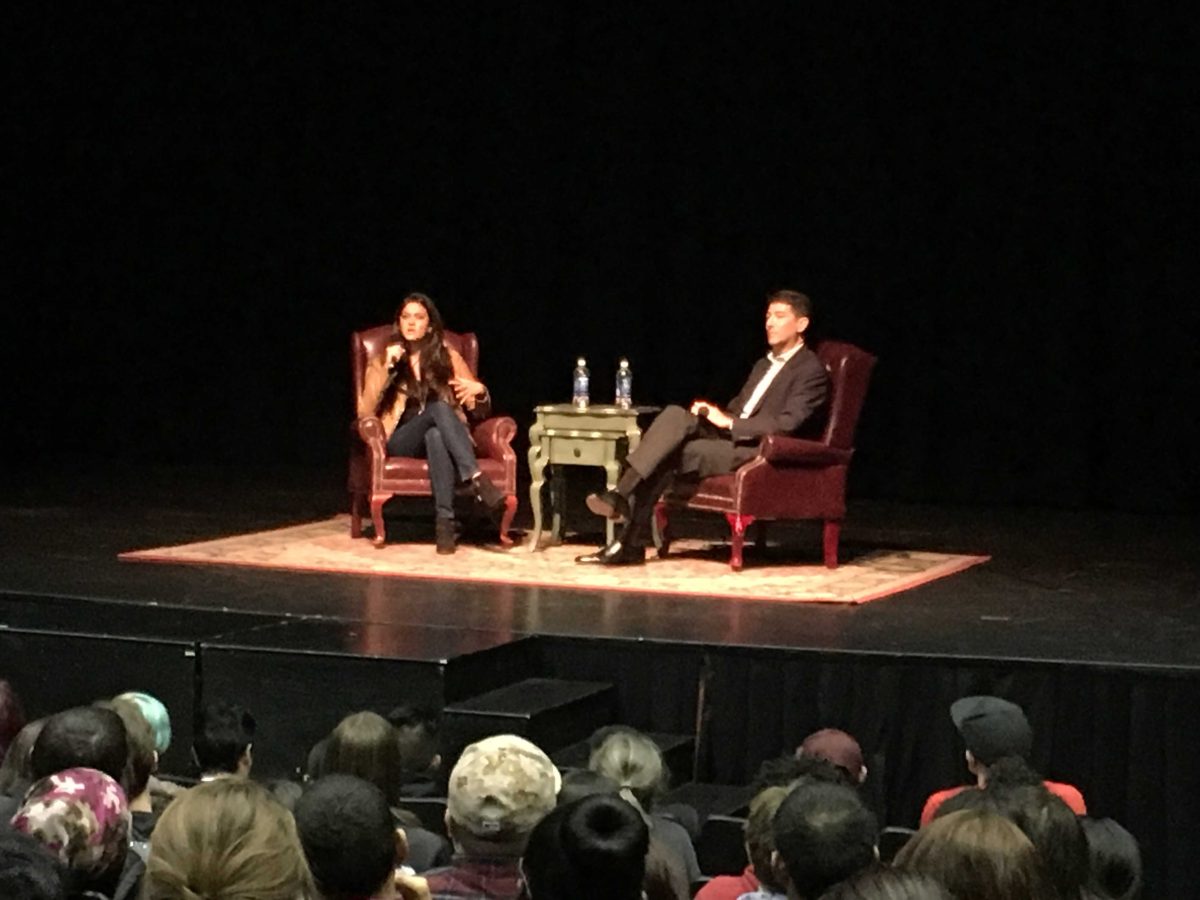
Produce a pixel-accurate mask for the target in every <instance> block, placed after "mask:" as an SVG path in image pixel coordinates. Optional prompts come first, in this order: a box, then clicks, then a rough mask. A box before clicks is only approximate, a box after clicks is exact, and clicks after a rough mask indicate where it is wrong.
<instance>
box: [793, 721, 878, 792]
mask: <svg viewBox="0 0 1200 900" xmlns="http://www.w3.org/2000/svg"><path fill="white" fill-rule="evenodd" d="M796 754H797V755H798V756H811V757H814V758H816V759H823V760H825V761H826V762H829V763H833V765H835V766H837V767H838V768H839V769H842V770H844V771H845V772H846V773H847V774H848V775H849V776H850V777H851V778H852V779H853V780H854V781H858V779H859V776H860V775H861V774H862V768H863V752H862V747H860V746H859V745H858V741H856V740H855V739H854V738H853V737H851V736H850V735H849V734H847V733H846V732H844V731H841V730H840V729H837V728H822V729H821V730H820V731H814V732H813V733H812V734H810V735H809V736H808V737H806V738H805V739H804V741H803V742H802V743H801V744H800V746H799V747H797V748H796Z"/></svg>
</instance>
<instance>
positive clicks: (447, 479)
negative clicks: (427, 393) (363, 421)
mask: <svg viewBox="0 0 1200 900" xmlns="http://www.w3.org/2000/svg"><path fill="white" fill-rule="evenodd" d="M387 452H388V456H415V457H418V458H419V457H424V458H425V460H426V462H428V464H429V481H430V482H431V483H432V484H433V506H434V509H435V510H436V511H437V516H438V518H442V519H452V518H454V485H455V482H456V480H457V481H467V480H468V479H470V478H471V477H472V476H473V475H474V474H475V473H476V472H478V471H479V462H478V461H477V460H476V459H475V445H474V444H472V443H471V435H470V434H469V433H468V432H467V426H466V425H464V424H463V421H462V419H460V418H459V417H458V416H457V415H456V414H455V412H454V409H453V408H452V407H451V406H450V405H448V404H447V403H444V402H443V401H441V400H430V401H429V402H427V403H426V404H425V408H424V409H423V410H421V412H420V413H418V414H417V415H415V416H413V417H412V418H411V419H408V420H407V421H406V422H404V423H403V424H401V425H397V426H396V430H395V431H393V432H392V436H391V437H390V438H388V442H387Z"/></svg>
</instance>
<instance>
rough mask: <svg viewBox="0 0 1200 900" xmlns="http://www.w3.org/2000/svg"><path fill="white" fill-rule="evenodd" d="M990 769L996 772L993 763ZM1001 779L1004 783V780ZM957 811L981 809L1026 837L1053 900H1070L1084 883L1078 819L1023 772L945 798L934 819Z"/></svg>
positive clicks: (1085, 854) (1085, 858)
mask: <svg viewBox="0 0 1200 900" xmlns="http://www.w3.org/2000/svg"><path fill="white" fill-rule="evenodd" d="M996 768H1000V764H999V763H998V764H997V766H996ZM1006 779H1007V780H1006ZM962 810H977V811H978V810H983V811H985V812H989V813H995V814H997V815H1001V816H1003V817H1004V818H1006V819H1008V820H1009V821H1010V822H1012V823H1013V824H1014V825H1016V826H1017V827H1018V828H1019V829H1020V830H1021V832H1022V833H1023V834H1024V835H1025V836H1026V837H1027V838H1029V840H1030V842H1031V843H1032V844H1033V846H1034V849H1036V850H1037V853H1038V857H1039V858H1040V859H1041V860H1042V861H1043V862H1044V864H1045V866H1046V873H1047V876H1048V878H1049V879H1050V881H1051V883H1052V884H1053V886H1054V889H1055V890H1056V891H1057V892H1058V895H1059V896H1060V897H1063V898H1075V897H1078V896H1079V895H1080V891H1081V889H1082V888H1083V886H1084V885H1085V883H1086V882H1087V874H1088V850H1087V839H1086V837H1085V836H1084V833H1083V829H1082V827H1081V826H1080V824H1079V820H1078V818H1077V817H1076V815H1075V813H1073V812H1072V811H1071V809H1070V807H1068V806H1067V804H1066V803H1064V802H1063V801H1062V799H1061V798H1059V797H1057V796H1056V795H1054V794H1053V793H1051V792H1050V791H1049V790H1048V789H1047V788H1046V786H1045V785H1044V784H1042V782H1041V781H1040V780H1037V781H1035V782H1034V783H1033V784H1029V783H1028V770H1027V769H1025V770H1024V773H1023V770H1022V767H1020V766H1016V767H1014V768H1013V770H1012V772H1011V773H1006V774H1005V775H1004V778H1003V779H1000V780H994V779H991V778H989V780H988V784H987V787H986V788H982V789H979V788H977V789H972V790H967V791H963V792H962V793H960V794H959V795H958V796H955V797H951V798H950V799H949V800H947V801H946V802H945V803H944V804H942V808H940V809H939V810H938V811H937V815H936V817H935V818H941V817H943V816H946V815H953V814H954V813H955V812H959V811H962Z"/></svg>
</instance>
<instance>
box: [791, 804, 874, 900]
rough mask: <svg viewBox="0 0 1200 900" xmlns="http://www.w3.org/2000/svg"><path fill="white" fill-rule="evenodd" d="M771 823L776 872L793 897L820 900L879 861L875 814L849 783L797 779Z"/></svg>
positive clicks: (801, 899) (803, 899) (792, 899)
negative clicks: (828, 892)
mask: <svg viewBox="0 0 1200 900" xmlns="http://www.w3.org/2000/svg"><path fill="white" fill-rule="evenodd" d="M772 829H773V833H774V838H775V854H774V856H773V857H772V875H773V877H774V879H775V880H776V881H777V882H778V883H779V884H780V885H781V886H782V887H783V888H784V889H785V890H786V892H787V896H788V897H789V898H790V900H817V898H818V897H820V896H821V894H822V893H824V892H825V891H827V890H828V889H829V888H831V887H833V885H835V884H837V883H838V882H840V881H844V880H845V879H847V878H850V877H851V876H853V875H857V874H858V873H859V872H862V871H864V870H865V869H866V868H867V867H868V866H870V865H871V864H872V863H874V862H875V838H876V834H877V833H878V830H879V829H878V826H877V825H876V822H875V816H874V814H873V813H872V812H871V811H870V810H869V809H867V807H866V806H865V805H864V804H863V802H862V800H861V799H860V798H859V796H858V794H857V793H856V792H855V791H854V790H853V789H852V788H848V787H845V786H844V785H840V784H828V783H825V782H820V781H806V782H802V783H800V784H798V785H797V786H796V787H794V788H793V789H792V790H791V792H790V793H789V794H788V795H787V796H786V797H785V798H784V799H783V802H782V803H780V805H779V809H778V810H777V811H776V813H775V817H774V819H773V820H772Z"/></svg>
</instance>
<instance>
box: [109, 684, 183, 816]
mask: <svg viewBox="0 0 1200 900" xmlns="http://www.w3.org/2000/svg"><path fill="white" fill-rule="evenodd" d="M115 699H117V700H132V701H133V702H134V703H136V704H137V707H138V709H139V710H141V713H142V717H143V718H144V719H145V720H146V722H147V723H148V724H149V725H150V730H151V731H152V732H153V733H154V752H155V753H156V754H157V759H156V761H155V771H154V772H152V773H151V774H150V782H149V784H148V790H149V791H150V806H151V810H152V812H153V814H154V816H155V817H156V818H157V817H158V816H160V815H162V811H163V810H164V809H166V806H167V804H168V803H170V802H171V801H172V800H174V799H175V798H176V797H178V796H179V794H180V793H182V792H183V791H184V787H183V785H181V784H176V783H175V782H174V781H170V780H168V779H166V778H160V777H159V776H158V767H159V764H160V762H161V760H162V757H163V754H164V753H166V752H167V749H168V748H169V747H170V746H171V715H170V713H168V712H167V708H166V706H164V705H163V702H162V701H161V700H159V699H158V698H157V697H155V696H154V695H152V694H147V693H145V692H144V691H126V692H125V693H123V694H118V695H117V697H116V698H115ZM133 819H134V821H133V829H134V831H135V832H136V831H137V830H138V827H139V826H138V814H137V812H136V811H135V812H134V816H133Z"/></svg>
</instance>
